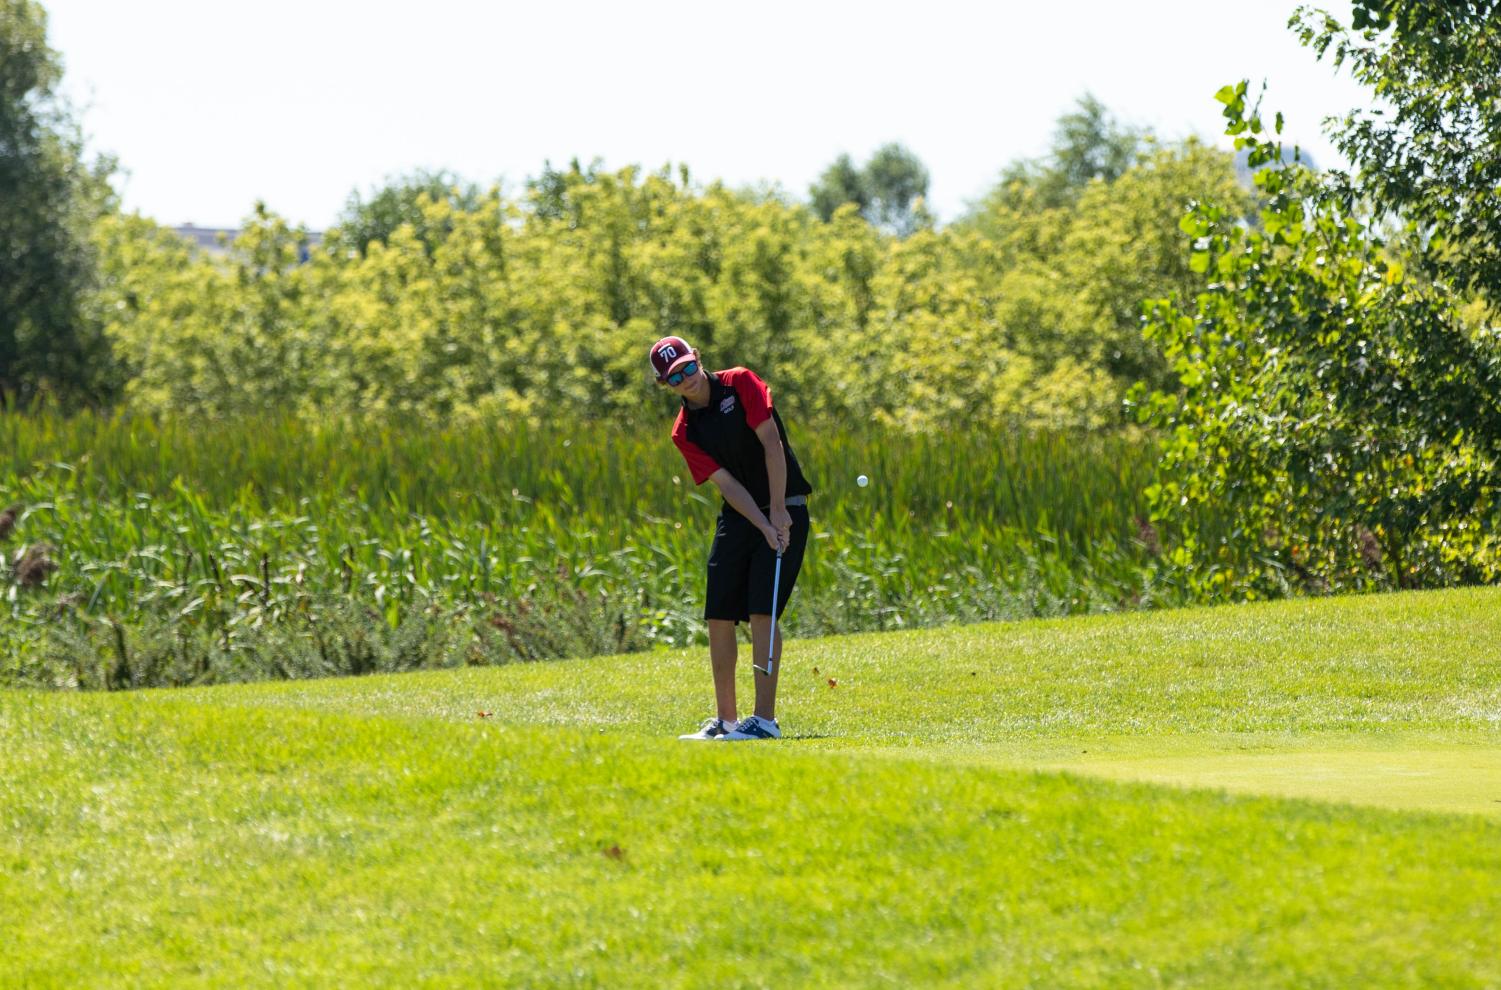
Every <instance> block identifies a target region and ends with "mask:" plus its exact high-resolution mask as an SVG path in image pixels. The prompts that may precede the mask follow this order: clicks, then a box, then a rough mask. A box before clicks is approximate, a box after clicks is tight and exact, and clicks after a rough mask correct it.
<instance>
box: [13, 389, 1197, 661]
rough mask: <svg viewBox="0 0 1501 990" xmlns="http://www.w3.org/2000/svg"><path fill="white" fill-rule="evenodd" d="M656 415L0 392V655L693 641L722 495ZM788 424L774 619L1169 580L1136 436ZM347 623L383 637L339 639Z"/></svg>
mask: <svg viewBox="0 0 1501 990" xmlns="http://www.w3.org/2000/svg"><path fill="white" fill-rule="evenodd" d="M667 428H668V424H667V423H665V422H664V423H661V424H652V425H650V426H647V427H643V428H638V429H625V428H621V427H618V426H601V425H597V424H580V425H578V426H577V428H575V429H570V430H567V431H562V432H560V431H558V430H542V429H537V428H533V427H525V426H511V427H502V426H500V425H498V424H494V425H491V426H489V427H483V426H481V427H475V428H469V429H465V430H461V431H430V430H427V429H423V428H420V427H399V426H393V425H391V424H370V423H359V422H352V421H346V422H330V423H326V424H323V425H320V426H317V427H313V428H309V427H306V426H302V425H299V424H296V423H293V422H290V421H286V422H275V421H265V422H238V423H227V424H188V423H182V422H172V423H157V422H153V421H150V420H144V419H129V418H123V417H117V418H109V417H93V416H88V415H85V416H79V417H75V418H72V419H56V418H46V417H43V418H37V419H22V418H17V417H8V418H0V508H3V505H6V504H11V503H18V504H20V505H22V506H23V507H24V509H23V515H22V517H21V519H20V521H19V523H18V525H17V527H16V532H15V533H14V534H12V537H11V541H10V542H11V545H12V552H14V549H15V548H17V547H19V546H21V545H23V544H28V545H36V544H39V543H41V544H47V545H48V546H50V547H52V548H53V551H54V555H55V557H56V559H57V563H58V564H59V569H58V571H57V573H55V574H53V575H52V576H51V577H50V578H49V579H48V580H47V582H46V584H45V585H43V586H41V587H35V588H22V587H20V586H19V585H18V583H17V582H16V581H15V580H14V579H13V578H12V580H11V582H10V584H9V585H8V586H7V587H6V596H7V602H6V606H7V608H8V614H9V618H10V620H11V621H9V622H7V623H6V626H7V629H6V630H5V631H0V648H4V649H6V650H7V652H8V653H9V654H10V655H11V656H13V657H16V658H19V659H17V660H16V661H15V662H14V663H13V664H12V668H11V670H10V673H9V674H8V675H7V674H5V673H3V672H0V678H6V677H8V679H10V680H13V681H27V682H41V683H54V684H63V685H80V686H90V687H92V686H132V685H135V684H139V683H183V682H188V681H203V680H213V679H225V678H239V677H254V676H305V675H307V674H309V673H315V672H321V673H359V672H363V671H364V670H365V669H367V668H368V669H402V668H404V667H406V666H412V665H414V664H416V665H421V664H423V663H427V664H439V665H441V664H450V663H458V662H464V663H475V662H481V663H491V662H503V661H506V660H513V659H540V658H543V657H547V656H561V655H577V654H579V653H585V652H597V651H600V650H612V651H613V650H617V649H620V650H624V649H642V648H646V647H649V646H651V645H652V644H655V643H665V644H674V645H680V644H685V643H691V642H701V641H702V636H703V633H702V628H701V626H702V623H701V622H700V620H699V615H700V610H701V607H702V581H703V578H702V570H703V560H704V557H705V555H706V552H707V547H708V542H709V536H710V534H711V532H712V525H713V517H714V514H715V513H716V511H717V510H718V505H719V503H718V499H717V497H716V495H715V493H714V492H713V489H712V486H704V487H703V488H695V487H694V486H693V485H692V483H691V479H690V477H689V476H688V473H687V471H686V468H685V466H684V465H683V463H682V461H681V459H680V458H679V456H678V455H677V453H676V451H675V449H674V448H673V447H672V445H671V443H670V441H669V440H668V437H667ZM791 441H792V443H793V444H794V446H795V447H796V448H797V449H798V452H799V456H800V458H801V459H802V460H803V462H804V464H805V466H806V468H807V471H808V473H809V475H810V477H811V479H812V481H813V484H814V486H815V493H814V495H813V497H812V499H811V505H810V508H811V513H812V518H813V530H814V532H813V534H812V537H813V538H812V544H811V546H810V552H809V556H808V562H807V565H806V567H805V569H804V572H803V577H802V579H801V580H800V582H799V589H798V594H797V598H796V599H795V602H794V606H793V609H792V610H791V612H790V614H789V616H788V619H787V628H788V630H789V633H790V634H793V635H813V634H820V633H829V632H841V631H853V630H858V629H881V628H894V627H898V626H904V625H929V624H934V623H938V622H946V621H960V620H975V619H990V618H1016V617H1022V616H1027V615H1053V614H1068V613H1072V612H1084V611H1097V610H1103V609H1115V608H1123V607H1140V606H1143V605H1151V604H1154V603H1157V602H1160V601H1164V600H1166V601H1172V600H1176V599H1175V596H1178V595H1179V594H1180V593H1179V592H1178V591H1177V590H1175V589H1174V588H1173V587H1171V586H1169V585H1167V584H1165V583H1164V582H1163V580H1162V579H1161V578H1160V577H1159V576H1158V574H1157V573H1156V571H1155V568H1154V566H1153V559H1152V555H1151V553H1150V552H1149V548H1148V546H1147V544H1148V543H1150V540H1143V539H1141V538H1140V536H1141V528H1140V526H1141V524H1140V521H1139V517H1140V516H1141V515H1142V514H1143V512H1144V509H1143V507H1142V502H1141V496H1140V492H1141V490H1142V488H1143V487H1144V486H1145V484H1146V479H1147V478H1148V476H1149V474H1150V471H1151V466H1152V449H1151V447H1150V445H1149V444H1147V443H1146V442H1145V441H1143V440H1141V439H1138V438H1132V437H1129V436H1083V437H1080V436H1073V437H1068V436H1039V435H1027V434H1020V433H1018V434H1006V435H1002V436H995V435H989V434H983V433H978V432H969V433H965V432H959V433H952V434H945V435H939V436H910V435H899V434H891V433H881V432H876V431H869V430H866V431H856V430H839V429H833V430H812V429H810V430H807V431H806V432H805V433H800V432H798V429H797V427H796V426H794V428H793V432H792V435H791ZM862 473H863V474H867V475H869V476H870V477H871V478H872V483H871V485H870V486H869V487H868V488H859V487H856V486H855V485H854V484H853V480H854V478H855V477H856V476H857V475H858V474H862ZM356 629H363V630H365V632H366V633H368V634H369V636H373V637H375V639H374V640H371V642H376V641H379V642H382V643H385V644H386V645H385V646H383V647H379V648H377V647H376V646H374V645H369V644H367V646H366V647H358V648H357V647H355V646H351V645H350V644H351V642H353V639H354V638H357V637H355V633H354V630H356ZM393 637H394V638H395V639H399V638H401V637H406V638H408V639H411V640H412V641H413V642H414V643H416V645H415V646H414V645H411V644H408V645H407V646H405V647H401V648H400V649H398V647H397V646H395V645H392V644H393V643H394V642H395V639H393ZM367 638H368V637H367ZM450 640H451V641H452V642H450ZM330 642H332V644H333V645H332V646H330ZM299 644H300V645H299ZM315 647H316V649H315ZM309 651H311V652H309ZM80 657H81V658H83V659H78V658H80ZM256 657H258V658H259V659H254V658H256ZM288 657H292V658H294V659H288ZM341 657H342V658H343V659H340V658H341ZM414 657H417V658H421V659H417V660H414V659H413V658H414ZM39 658H43V659H39Z"/></svg>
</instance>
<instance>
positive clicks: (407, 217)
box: [335, 170, 484, 254]
mask: <svg viewBox="0 0 1501 990" xmlns="http://www.w3.org/2000/svg"><path fill="white" fill-rule="evenodd" d="M424 197H426V198H427V199H429V200H432V201H435V202H436V201H446V202H447V203H448V204H449V205H450V206H451V207H452V208H453V209H454V210H456V211H458V212H472V211H474V210H477V209H479V208H480V207H481V204H482V203H483V202H484V191H483V190H482V189H480V187H479V186H477V185H475V184H474V183H472V182H465V181H463V180H461V179H459V178H458V177H457V176H455V175H453V174H452V173H450V172H447V171H436V172H434V171H427V170H418V171H416V172H413V173H412V174H410V175H406V176H399V177H397V178H394V179H391V180H389V181H388V182H387V183H386V184H385V185H383V186H380V187H378V188H376V189H373V190H371V192H370V197H369V198H368V199H366V198H363V197H362V196H360V194H359V193H358V192H355V193H351V194H350V196H349V199H348V201H347V202H346V203H345V205H344V210H343V212H342V213H340V214H339V217H338V219H337V220H336V221H335V228H336V229H337V231H338V234H339V239H340V242H341V243H343V244H346V245H349V246H351V247H353V248H355V249H356V250H358V251H359V252H360V253H361V254H363V253H365V252H366V251H368V250H369V249H370V242H371V241H381V242H385V241H386V240H387V239H388V238H390V236H391V235H392V234H393V233H395V232H396V229H397V228H398V227H401V226H402V225H404V224H405V225H407V226H410V227H411V228H412V230H413V232H414V233H415V234H416V236H417V239H418V240H419V241H421V242H422V243H423V244H424V245H427V246H428V248H429V250H432V249H434V248H435V247H436V245H437V244H438V243H440V242H441V241H442V240H443V239H444V238H445V237H446V236H447V235H448V233H449V231H448V230H443V229H432V228H430V227H429V221H428V217H427V214H426V213H425V212H424V211H423V209H422V200H423V198H424Z"/></svg>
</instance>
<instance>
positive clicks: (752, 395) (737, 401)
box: [672, 368, 813, 509]
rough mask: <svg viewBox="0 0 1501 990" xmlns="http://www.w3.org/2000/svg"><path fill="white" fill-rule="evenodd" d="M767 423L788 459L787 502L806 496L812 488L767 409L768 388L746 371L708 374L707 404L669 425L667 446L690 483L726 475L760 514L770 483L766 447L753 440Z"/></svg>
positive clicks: (767, 501) (686, 409) (778, 420)
mask: <svg viewBox="0 0 1501 990" xmlns="http://www.w3.org/2000/svg"><path fill="white" fill-rule="evenodd" d="M768 417H769V418H771V419H772V420H773V421H774V422H775V423H776V424H777V433H778V434H780V435H781V438H782V450H783V451H784V452H785V454H786V458H787V491H786V493H785V494H786V497H787V498H792V497H793V496H795V495H808V494H810V493H811V492H812V491H813V486H812V485H810V484H808V479H807V478H805V477H803V471H802V468H801V467H800V466H799V465H798V462H797V455H796V454H794V453H793V452H792V445H791V444H790V443H788V442H787V429H786V427H784V426H783V425H782V417H781V416H779V415H778V414H777V411H776V410H775V409H774V408H772V405H771V389H770V388H768V387H767V385H766V383H765V382H764V381H762V380H761V379H760V378H759V377H757V375H756V373H755V372H753V371H751V370H749V369H747V368H727V369H725V370H724V371H718V372H713V373H711V374H710V375H709V404H708V405H706V406H705V407H704V408H702V409H690V408H689V407H688V401H687V400H686V399H684V400H683V408H682V409H681V410H679V412H678V418H677V421H676V422H675V423H673V424H672V442H673V443H675V444H677V447H678V450H680V451H682V453H683V459H684V460H685V461H687V462H688V470H689V471H690V472H692V474H693V483H694V484H695V485H701V484H703V483H704V482H705V481H708V480H709V476H710V475H711V474H713V473H714V472H715V471H718V470H719V469H720V468H724V469H725V470H726V471H729V472H730V474H731V475H733V476H734V477H735V480H736V481H738V482H740V483H741V484H742V485H744V486H745V490H746V491H748V492H750V494H751V497H752V498H754V499H755V500H756V504H757V505H759V506H761V507H762V508H763V509H764V508H767V507H768V506H770V505H771V484H770V481H769V480H768V479H767V477H766V448H765V447H764V446H762V444H761V438H760V437H758V436H756V427H758V426H760V425H761V424H762V423H764V422H766V420H767V418H768Z"/></svg>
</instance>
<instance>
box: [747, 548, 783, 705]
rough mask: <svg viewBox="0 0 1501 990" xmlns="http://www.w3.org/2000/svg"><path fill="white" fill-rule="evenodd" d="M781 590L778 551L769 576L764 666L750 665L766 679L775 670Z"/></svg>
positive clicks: (780, 567)
mask: <svg viewBox="0 0 1501 990" xmlns="http://www.w3.org/2000/svg"><path fill="white" fill-rule="evenodd" d="M781 590H782V554H781V552H780V551H778V553H777V566H776V568H775V569H774V570H773V571H772V574H771V638H770V640H768V641H767V643H766V666H764V667H756V665H755V664H754V663H752V664H751V666H752V667H755V668H756V669H757V670H759V671H760V672H761V673H763V674H765V675H766V676H767V677H770V676H771V675H772V672H774V671H775V670H776V669H777V661H776V652H777V595H778V594H779V593H780V592H781Z"/></svg>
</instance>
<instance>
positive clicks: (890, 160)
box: [808, 144, 931, 237]
mask: <svg viewBox="0 0 1501 990" xmlns="http://www.w3.org/2000/svg"><path fill="white" fill-rule="evenodd" d="M927 195H928V169H927V167H926V166H925V165H923V163H922V161H921V159H919V158H918V157H917V156H916V155H915V154H913V153H912V152H911V151H908V150H907V149H906V148H904V147H902V146H901V145H900V144H887V145H883V146H881V147H880V148H878V149H877V150H876V152H875V154H873V155H871V157H870V160H869V161H867V162H866V163H865V167H864V168H856V167H855V163H854V162H853V161H852V160H851V159H850V156H849V155H840V156H839V157H838V158H836V159H835V160H834V162H833V164H831V165H830V166H829V167H828V168H827V169H825V170H824V172H823V174H822V175H820V176H819V177H818V181H817V182H815V183H814V184H813V186H812V188H810V189H809V190H808V196H809V201H810V204H811V205H812V207H813V211H814V212H815V213H817V214H818V216H819V217H820V219H822V220H824V221H826V222H827V221H828V220H831V219H833V216H834V212H835V211H836V210H838V209H839V207H841V206H843V205H845V204H846V203H853V204H854V205H855V207H856V209H857V210H858V211H859V213H860V215H861V216H863V217H865V219H867V220H869V221H870V222H871V223H872V224H874V225H875V226H876V227H878V228H880V229H881V230H883V231H885V232H887V233H889V234H894V235H896V236H898V237H906V236H908V235H910V234H912V233H913V232H915V231H916V230H918V229H919V228H921V227H923V226H925V225H930V224H931V219H930V218H929V217H928V215H927V213H926V212H925V211H924V209H923V207H922V201H923V199H924V198H925V197H926V196H927Z"/></svg>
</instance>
